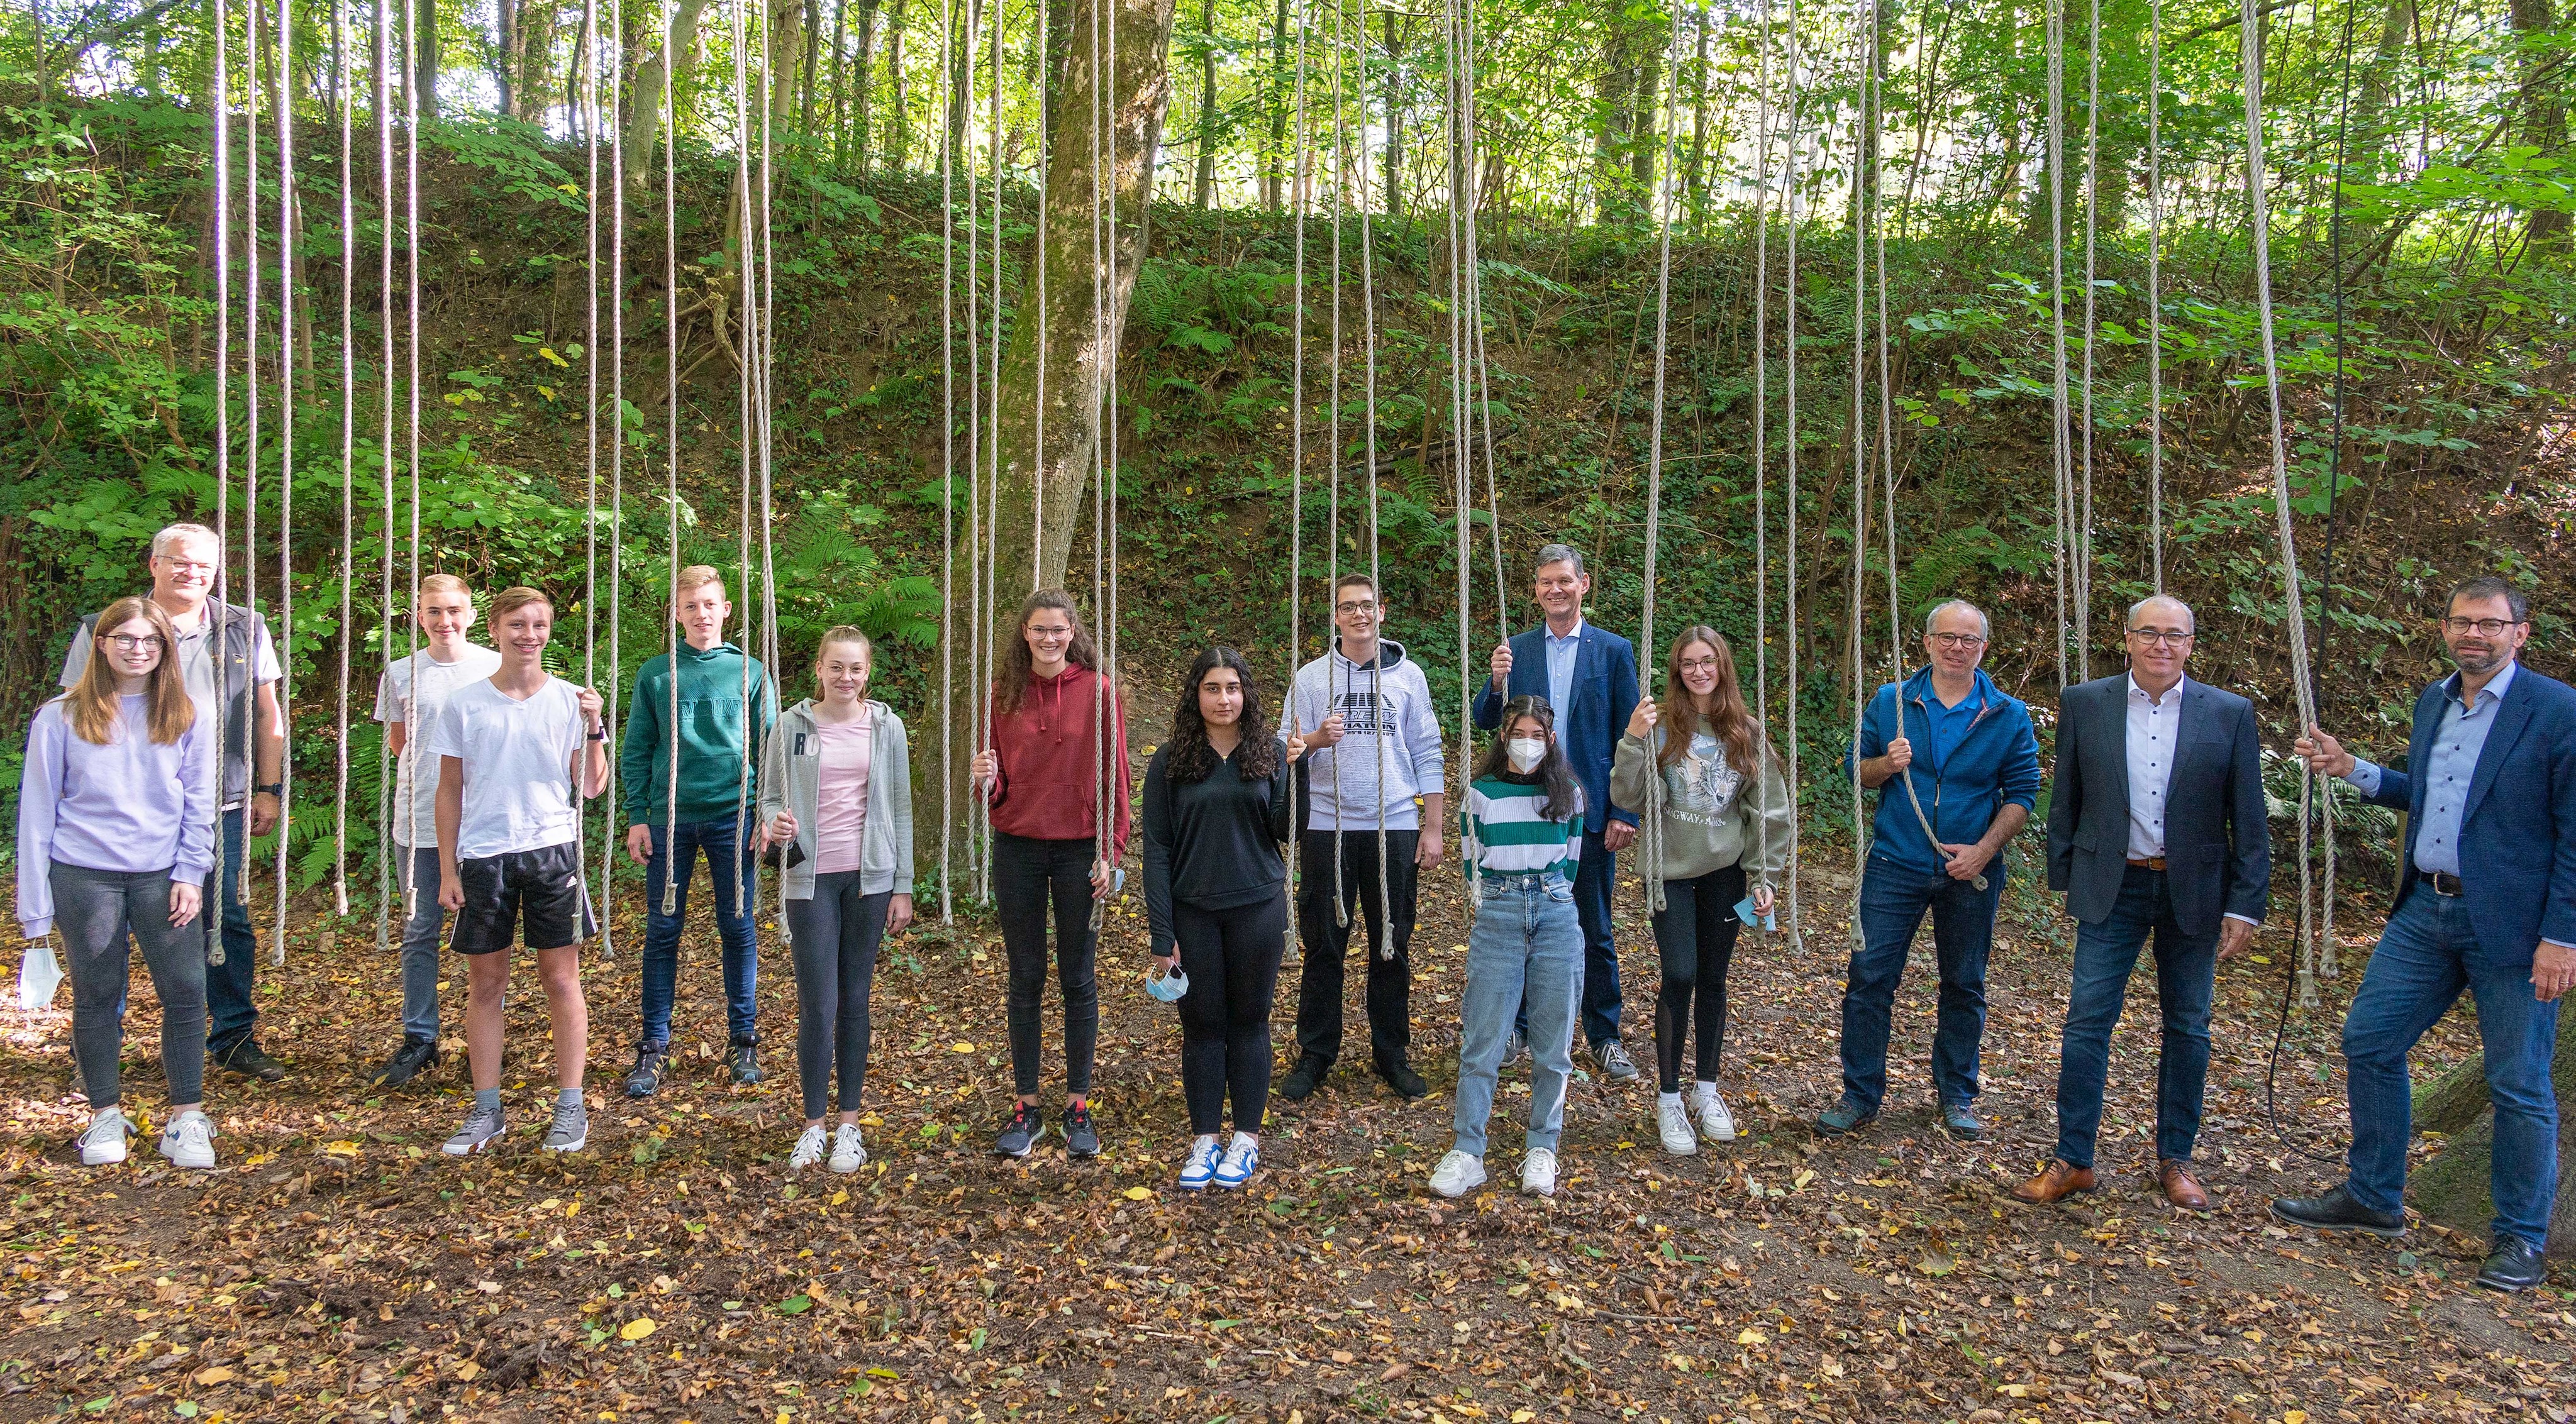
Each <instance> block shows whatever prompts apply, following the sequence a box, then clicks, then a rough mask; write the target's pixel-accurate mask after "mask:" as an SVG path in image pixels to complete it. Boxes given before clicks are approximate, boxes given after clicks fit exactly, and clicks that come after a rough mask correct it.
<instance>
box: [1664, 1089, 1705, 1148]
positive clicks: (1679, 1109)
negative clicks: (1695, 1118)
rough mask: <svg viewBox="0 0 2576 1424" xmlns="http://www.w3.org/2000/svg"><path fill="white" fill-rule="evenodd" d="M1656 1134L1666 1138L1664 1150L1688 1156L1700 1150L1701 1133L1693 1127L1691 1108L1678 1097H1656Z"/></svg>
mask: <svg viewBox="0 0 2576 1424" xmlns="http://www.w3.org/2000/svg"><path fill="white" fill-rule="evenodd" d="M1655 1134H1656V1135H1657V1136H1658V1137H1661V1138H1662V1139H1663V1140H1664V1150H1665V1151H1666V1152H1669V1153H1671V1154H1672V1155H1674V1156H1676V1157H1688V1156H1690V1155H1692V1154H1693V1153H1696V1152H1697V1151H1699V1134H1698V1133H1697V1132H1695V1131H1693V1130H1692V1129H1691V1117H1690V1109H1688V1108H1685V1107H1683V1106H1682V1100H1681V1099H1680V1098H1678V1097H1672V1098H1666V1097H1660V1096H1659V1097H1657V1098H1656V1099H1655Z"/></svg>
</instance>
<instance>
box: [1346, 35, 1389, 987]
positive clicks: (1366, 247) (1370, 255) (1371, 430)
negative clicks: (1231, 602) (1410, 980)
mask: <svg viewBox="0 0 2576 1424" xmlns="http://www.w3.org/2000/svg"><path fill="white" fill-rule="evenodd" d="M1359 56H1360V82H1359V93H1360V108H1361V112H1362V114H1363V115H1365V114H1366V112H1367V108H1368V14H1367V12H1366V11H1365V10H1363V11H1362V12H1361V14H1360V29H1359ZM1388 62H1389V63H1390V64H1392V63H1393V62H1394V61H1393V58H1392V57H1391V56H1390V58H1389V60H1388ZM1363 137H1365V136H1363ZM1368 160H1369V150H1368V144H1367V143H1366V142H1362V143H1361V144H1360V145H1359V179H1360V202H1359V212H1360V400H1361V439H1362V444H1363V447H1364V448H1365V449H1366V451H1367V457H1368V476H1369V486H1368V493H1369V503H1368V509H1369V534H1368V538H1369V547H1368V556H1369V588H1370V590H1371V592H1372V593H1373V594H1374V595H1375V597H1376V598H1377V601H1378V605H1379V611H1380V613H1381V615H1382V614H1383V613H1384V611H1385V604H1386V595H1385V594H1383V593H1379V592H1377V590H1380V589H1383V588H1384V587H1385V586H1386V581H1385V580H1384V579H1383V578H1382V577H1380V575H1379V573H1378V483H1379V475H1378V468H1377V265H1376V247H1377V243H1376V239H1375V238H1374V237H1373V236H1372V235H1371V230H1370V222H1369V205H1368V194H1369V181H1368ZM1398 176H1399V175H1397V174H1394V173H1388V174H1387V175H1385V177H1386V182H1387V190H1388V192H1389V193H1390V194H1391V193H1392V192H1393V191H1394V184H1395V183H1396V181H1397V179H1398ZM1385 661H1386V658H1385V655H1384V653H1383V651H1381V652H1380V653H1379V655H1378V656H1376V657H1374V658H1372V659H1370V661H1369V669H1368V674H1369V716H1370V717H1371V718H1373V719H1374V720H1375V721H1376V722H1377V737H1376V738H1375V746H1376V747H1377V781H1376V784H1375V785H1374V786H1373V787H1372V788H1371V799H1373V800H1375V801H1376V802H1377V929H1378V951H1377V952H1378V958H1380V959H1383V960H1392V959H1394V958H1395V927H1394V926H1393V925H1392V924H1391V923H1389V920H1388V909H1389V906H1390V905H1391V904H1392V903H1393V898H1392V896H1391V895H1390V894H1389V892H1388V889H1387V865H1386V751H1387V748H1386V743H1387V736H1386V731H1387V728H1386V700H1385V697H1384V695H1383V694H1382V693H1380V691H1379V690H1378V683H1379V669H1380V668H1381V667H1382V666H1383V665H1384V664H1385ZM1340 760H1341V758H1339V757H1335V758H1334V761H1335V762H1337V763H1338V762H1339V761H1340Z"/></svg>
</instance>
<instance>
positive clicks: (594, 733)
mask: <svg viewBox="0 0 2576 1424" xmlns="http://www.w3.org/2000/svg"><path fill="white" fill-rule="evenodd" d="M590 739H591V740H592V741H594V742H604V741H607V740H608V729H607V728H606V727H593V728H591V729H590Z"/></svg>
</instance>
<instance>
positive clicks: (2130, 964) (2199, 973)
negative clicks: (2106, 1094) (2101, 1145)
mask: <svg viewBox="0 0 2576 1424" xmlns="http://www.w3.org/2000/svg"><path fill="white" fill-rule="evenodd" d="M2150 934H2152V935H2154V936H2155V942H2156V1001H2157V1003H2158V1004H2159V1005H2160V1006H2161V1007H2162V1009H2163V1011H2164V1037H2163V1038H2162V1040H2160V1042H2159V1044H2158V1050H2157V1054H2156V1158H2157V1160H2158V1161H2160V1162H2188V1161H2190V1160H2191V1149H2192V1145H2193V1144H2194V1143H2196V1142H2198V1141H2199V1140H2200V1107H2201V1089H2202V1086H2203V1084H2205V1083H2206V1082H2207V1081H2208V1079H2209V1002H2210V995H2211V993H2212V992H2213V990H2215V988H2216V987H2217V984H2218V931H2216V930H2214V929H2213V930H2211V931H2210V932H2209V933H2207V934H2197V935H2194V934H2185V933H2183V931H2182V926H2181V925H2179V924H2177V923H2175V922H2174V914H2173V896H2172V894H2171V893H2170V889H2169V885H2168V882H2167V879H2166V876H2165V872H2163V871H2161V870H2149V869H2147V868H2146V867H2145V866H2143V865H2133V866H2130V867H2129V869H2128V873H2127V874H2126V875H2124V876H2123V877H2121V880H2120V899H2119V902H2118V903H2117V904H2115V905H2113V906H2112V908H2111V913H2110V916H2109V917H2108V918H2106V919H2104V920H2103V921H2102V923H2100V924H2098V925H2087V924H2078V925H2077V926H2076V927H2075V981H2074V984H2073V985H2072V986H2071V989H2070V992H2069V994H2068V996H2067V1005H2066V1031H2065V1034H2064V1036H2063V1037H2062V1038H2060V1039H2059V1041H2058V1052H2057V1156H2058V1160H2060V1161H2062V1162H2064V1163H2066V1164H2067V1165H2068V1166H2070V1167H2090V1166H2092V1165H2093V1139H2094V1136H2095V1135H2096V1134H2097V1133H2098V1132H2099V1131H2100V1129H2101V1126H2102V1081H2103V1079H2104V1078H2105V1077H2107V1076H2108V1075H2109V1073H2110V1070H2111V1029H2112V1026H2113V1025H2115V1024H2117V1023H2119V1021H2120V1006H2121V1002H2122V1000H2123V998H2124V997H2125V996H2126V995H2127V993H2128V989H2129V974H2130V971H2132V970H2134V969H2136V968H2137V965H2138V951H2139V950H2140V949H2142V948H2144V947H2145V945H2146V943H2147V936H2148V935H2150Z"/></svg>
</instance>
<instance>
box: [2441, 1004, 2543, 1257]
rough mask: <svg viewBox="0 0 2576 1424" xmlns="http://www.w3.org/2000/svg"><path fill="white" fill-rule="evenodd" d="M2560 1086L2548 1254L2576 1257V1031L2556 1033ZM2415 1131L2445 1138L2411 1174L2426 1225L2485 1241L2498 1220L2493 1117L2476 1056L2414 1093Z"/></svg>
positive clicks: (2482, 1070)
mask: <svg viewBox="0 0 2576 1424" xmlns="http://www.w3.org/2000/svg"><path fill="white" fill-rule="evenodd" d="M2550 1081H2551V1082H2552V1083H2554V1084H2555V1085H2556V1086H2557V1089H2558V1201H2557V1205H2556V1206H2555V1207H2553V1208H2552V1209H2551V1211H2550V1214H2549V1254H2550V1255H2551V1256H2553V1257H2555V1258H2557V1259H2560V1260H2568V1259H2576V1111H2570V1109H2571V1108H2576V1034H2572V1033H2565V1032H2562V1033H2560V1034H2559V1035H2558V1057H2557V1058H2556V1059H2555V1060H2554V1061H2553V1063H2552V1064H2551V1068H2550ZM2415 1130H2416V1131H2417V1132H2438V1133H2443V1134H2445V1135H2446V1137H2447V1139H2448V1140H2446V1141H2445V1142H2444V1143H2443V1144H2442V1150H2441V1151H2440V1152H2437V1153H2435V1154H2434V1155H2433V1158H2432V1160H2430V1161H2428V1162H2426V1163H2424V1164H2423V1165H2422V1166H2420V1167H2417V1168H2416V1169H2415V1170H2414V1171H2413V1172H2410V1173H2408V1174H2407V1178H2406V1193H2407V1195H2408V1196H2410V1197H2412V1198H2413V1199H2414V1202H2415V1209H2416V1210H2417V1211H2420V1212H2422V1213H2423V1214H2424V1219H2425V1220H2427V1221H2437V1222H2440V1223H2441V1224H2442V1225H2444V1226H2447V1227H2449V1228H2451V1229H2452V1230H2454V1231H2458V1232H2463V1233H2466V1234H2467V1235H2469V1236H2472V1237H2482V1236H2484V1235H2486V1233H2487V1227H2488V1224H2489V1223H2490V1221H2491V1220H2492V1219H2493V1218H2494V1216H2495V1199H2494V1198H2493V1197H2492V1196H2490V1195H2489V1194H2488V1190H2487V1183H2488V1178H2487V1173H2488V1170H2489V1168H2490V1166H2491V1165H2492V1164H2493V1161H2494V1157H2493V1153H2494V1150H2495V1112H2494V1110H2493V1105H2492V1103H2491V1102H2490V1100H2489V1098H2488V1096H2487V1080H2486V1073H2485V1065H2484V1064H2483V1063H2482V1062H2481V1061H2480V1060H2479V1059H2478V1058H2476V1057H2471V1058H2469V1059H2468V1060H2467V1061H2465V1062H2463V1063H2461V1064H2460V1065H2459V1066H2458V1067H2456V1068H2453V1069H2452V1070H2451V1071H2450V1072H2448V1073H2445V1074H2443V1075H2442V1076H2441V1077H2439V1078H2436V1079H2434V1080H2433V1081H2432V1082H2430V1083H2427V1084H2425V1085H2424V1086H2422V1087H2421V1088H2418V1089H2417V1090H2416V1092H2415Z"/></svg>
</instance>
